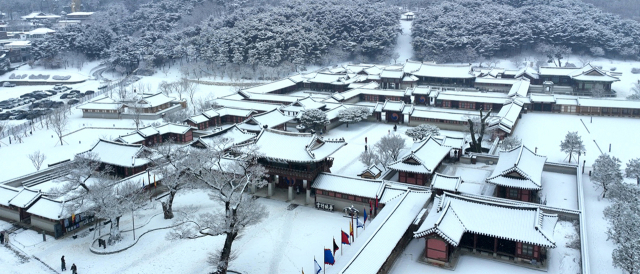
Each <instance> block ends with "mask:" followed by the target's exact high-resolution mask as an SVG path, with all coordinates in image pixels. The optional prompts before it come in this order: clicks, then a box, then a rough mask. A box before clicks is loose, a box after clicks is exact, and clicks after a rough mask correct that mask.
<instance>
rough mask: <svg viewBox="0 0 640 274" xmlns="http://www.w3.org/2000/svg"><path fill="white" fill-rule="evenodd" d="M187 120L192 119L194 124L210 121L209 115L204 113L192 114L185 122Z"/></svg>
mask: <svg viewBox="0 0 640 274" xmlns="http://www.w3.org/2000/svg"><path fill="white" fill-rule="evenodd" d="M186 121H191V122H192V123H194V124H200V123H204V122H207V121H209V118H207V116H204V115H203V114H200V115H195V116H191V117H189V118H188V119H187V120H185V122H186Z"/></svg>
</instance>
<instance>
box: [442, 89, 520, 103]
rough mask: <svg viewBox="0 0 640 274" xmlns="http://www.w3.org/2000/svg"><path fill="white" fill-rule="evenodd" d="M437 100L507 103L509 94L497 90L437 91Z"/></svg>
mask: <svg viewBox="0 0 640 274" xmlns="http://www.w3.org/2000/svg"><path fill="white" fill-rule="evenodd" d="M437 99H438V100H447V101H462V102H476V103H492V104H503V105H504V104H507V103H509V100H510V99H509V96H508V95H507V94H504V93H498V92H467V91H442V92H440V93H438V97H437Z"/></svg>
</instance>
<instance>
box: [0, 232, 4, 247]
mask: <svg viewBox="0 0 640 274" xmlns="http://www.w3.org/2000/svg"><path fill="white" fill-rule="evenodd" d="M0 244H4V231H2V232H0Z"/></svg>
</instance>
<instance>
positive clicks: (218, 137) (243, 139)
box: [189, 124, 256, 150]
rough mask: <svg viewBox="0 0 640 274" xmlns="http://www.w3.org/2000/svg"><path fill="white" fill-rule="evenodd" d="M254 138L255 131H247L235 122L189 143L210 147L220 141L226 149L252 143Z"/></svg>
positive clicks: (198, 146) (195, 145) (193, 145)
mask: <svg viewBox="0 0 640 274" xmlns="http://www.w3.org/2000/svg"><path fill="white" fill-rule="evenodd" d="M254 138H256V134H255V133H251V132H247V131H245V130H243V129H241V128H240V127H238V125H237V124H235V125H233V126H230V127H227V128H225V129H221V130H218V131H216V132H214V133H211V134H207V135H204V136H200V138H198V139H196V140H194V141H193V142H191V144H189V145H190V146H192V147H197V148H208V147H209V146H211V145H212V143H213V142H219V143H218V145H220V144H223V145H224V148H223V149H225V150H226V149H229V148H231V147H234V146H241V145H245V144H247V143H251V142H253V140H254Z"/></svg>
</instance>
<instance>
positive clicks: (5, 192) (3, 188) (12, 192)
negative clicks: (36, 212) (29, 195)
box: [0, 185, 20, 206]
mask: <svg viewBox="0 0 640 274" xmlns="http://www.w3.org/2000/svg"><path fill="white" fill-rule="evenodd" d="M19 192H20V190H18V189H16V188H13V187H10V186H7V185H0V205H3V206H9V201H11V199H13V198H14V197H16V195H18V193H19Z"/></svg>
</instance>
